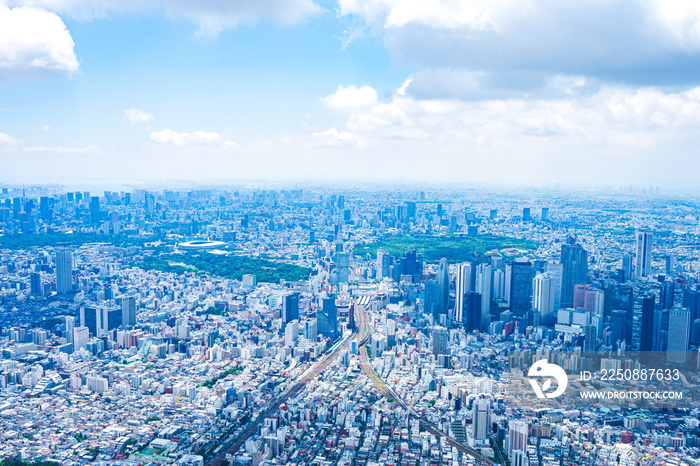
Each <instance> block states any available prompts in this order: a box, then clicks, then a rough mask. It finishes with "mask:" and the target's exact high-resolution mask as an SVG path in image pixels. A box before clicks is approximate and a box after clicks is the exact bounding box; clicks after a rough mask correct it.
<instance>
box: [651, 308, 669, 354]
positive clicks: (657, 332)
mask: <svg viewBox="0 0 700 466" xmlns="http://www.w3.org/2000/svg"><path fill="white" fill-rule="evenodd" d="M668 323H669V311H668V310H667V309H657V310H655V311H654V341H653V342H652V351H666V347H667V344H668Z"/></svg>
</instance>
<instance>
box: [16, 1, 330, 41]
mask: <svg viewBox="0 0 700 466" xmlns="http://www.w3.org/2000/svg"><path fill="white" fill-rule="evenodd" d="M9 1H10V3H11V4H23V5H30V6H38V7H42V8H46V9H48V10H50V11H55V12H57V13H59V14H67V15H70V16H72V17H74V18H78V19H91V18H94V17H101V16H106V15H108V14H110V13H129V12H135V11H137V12H139V11H150V12H164V13H165V14H166V15H167V16H168V17H172V18H185V19H187V20H190V21H193V22H195V23H196V24H197V25H198V27H199V30H198V34H200V35H204V36H215V35H216V34H218V33H219V32H221V31H222V30H225V29H230V28H235V27H237V26H239V25H241V24H253V23H255V22H257V21H259V20H261V19H265V18H271V19H273V20H274V21H277V22H279V23H281V24H285V25H286V24H296V23H299V22H300V21H303V20H304V19H306V18H307V17H309V16H312V15H315V14H317V13H319V12H320V11H321V8H320V7H319V6H318V5H316V4H315V3H314V2H313V0H258V1H248V0H228V1H220V0H91V1H89V2H86V1H83V0H9Z"/></svg>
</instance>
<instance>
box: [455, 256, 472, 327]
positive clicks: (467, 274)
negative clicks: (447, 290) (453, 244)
mask: <svg viewBox="0 0 700 466" xmlns="http://www.w3.org/2000/svg"><path fill="white" fill-rule="evenodd" d="M471 278H472V265H471V264H470V263H469V262H465V263H463V264H459V265H458V266H457V281H456V283H455V313H454V319H453V320H454V321H455V322H462V321H463V320H464V312H465V311H466V305H467V302H466V295H467V293H469V292H470V291H471Z"/></svg>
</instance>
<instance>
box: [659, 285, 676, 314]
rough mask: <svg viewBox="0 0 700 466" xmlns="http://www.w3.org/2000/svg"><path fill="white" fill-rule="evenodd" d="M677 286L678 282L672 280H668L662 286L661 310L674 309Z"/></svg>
mask: <svg viewBox="0 0 700 466" xmlns="http://www.w3.org/2000/svg"><path fill="white" fill-rule="evenodd" d="M675 284H676V282H674V281H672V280H666V281H665V282H663V283H661V284H660V290H659V306H661V309H671V308H672V307H673V305H674V294H675V289H676V287H675Z"/></svg>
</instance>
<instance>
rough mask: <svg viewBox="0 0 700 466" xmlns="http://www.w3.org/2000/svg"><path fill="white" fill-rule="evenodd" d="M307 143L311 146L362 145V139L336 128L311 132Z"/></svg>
mask: <svg viewBox="0 0 700 466" xmlns="http://www.w3.org/2000/svg"><path fill="white" fill-rule="evenodd" d="M309 144H310V145H311V146H313V147H364V144H363V142H362V139H361V138H359V137H358V136H357V135H355V134H353V133H351V132H348V131H338V130H337V129H336V128H331V129H329V130H327V131H320V132H316V133H311V136H310V137H309Z"/></svg>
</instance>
